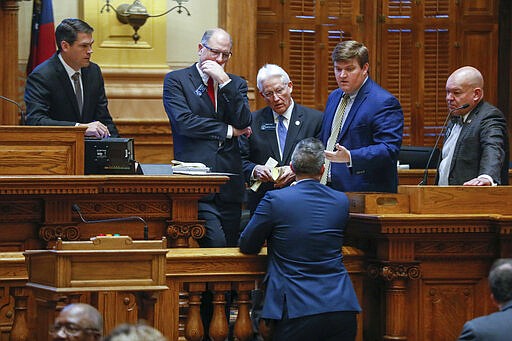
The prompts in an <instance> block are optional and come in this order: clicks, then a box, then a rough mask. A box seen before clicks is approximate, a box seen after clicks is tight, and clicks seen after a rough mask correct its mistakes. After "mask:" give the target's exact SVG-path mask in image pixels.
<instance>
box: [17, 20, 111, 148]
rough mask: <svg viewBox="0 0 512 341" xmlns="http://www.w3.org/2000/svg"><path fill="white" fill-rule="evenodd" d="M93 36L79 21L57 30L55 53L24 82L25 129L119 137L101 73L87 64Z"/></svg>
mask: <svg viewBox="0 0 512 341" xmlns="http://www.w3.org/2000/svg"><path fill="white" fill-rule="evenodd" d="M92 32H93V28H92V27H91V26H89V25H88V24H87V23H86V22H84V21H82V20H80V19H64V20H63V21H62V22H61V23H60V24H59V25H58V26H57V29H56V30H55V39H56V41H57V52H56V53H55V54H54V55H53V56H52V57H50V58H49V59H47V60H46V61H45V62H43V63H42V64H40V65H38V66H37V67H36V68H35V69H34V70H33V71H32V72H31V73H30V75H29V76H28V78H27V84H26V87H25V104H26V105H27V119H26V124H27V125H39V126H86V127H87V129H86V131H85V135H86V136H93V137H99V138H100V137H101V138H103V137H109V136H112V137H117V136H119V134H118V131H117V128H116V126H115V124H114V122H113V120H112V117H111V116H110V113H109V111H108V107H107V106H108V102H107V96H106V95H105V87H104V84H103V76H102V75H101V70H100V68H99V66H98V65H97V64H94V63H92V62H91V61H90V58H91V54H92V44H93V43H94V39H93V38H92Z"/></svg>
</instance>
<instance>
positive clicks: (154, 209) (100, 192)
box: [0, 175, 228, 252]
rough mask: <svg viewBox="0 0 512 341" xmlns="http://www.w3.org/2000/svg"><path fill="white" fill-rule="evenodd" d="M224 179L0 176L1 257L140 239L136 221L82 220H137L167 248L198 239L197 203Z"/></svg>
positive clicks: (216, 177) (199, 222)
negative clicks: (69, 244) (55, 246)
mask: <svg viewBox="0 0 512 341" xmlns="http://www.w3.org/2000/svg"><path fill="white" fill-rule="evenodd" d="M227 180H228V177H226V176H186V175H171V176H145V175H115V176H106V175H105V176H99V175H88V176H83V175H82V176H51V175H45V176H0V212H1V214H0V252H5V251H24V250H27V249H44V248H45V247H46V246H47V244H48V243H53V242H55V241H56V239H57V238H59V237H60V238H62V239H63V240H88V239H89V238H90V237H94V236H96V235H99V234H100V233H112V234H114V233H120V234H122V235H129V236H131V237H132V238H133V239H143V226H142V224H141V223H140V222H138V221H127V222H111V223H103V224H84V223H83V222H81V220H80V217H79V216H78V215H77V214H76V213H74V212H73V211H72V208H71V207H72V205H73V204H75V203H76V204H78V205H79V206H80V208H81V211H82V214H83V215H84V217H85V218H86V219H87V220H97V219H108V218H122V217H128V216H140V217H142V218H143V219H145V220H146V221H147V223H148V227H149V238H150V239H160V238H162V236H165V237H167V239H168V242H169V247H188V240H189V238H190V237H191V236H192V237H193V238H196V239H198V238H201V237H202V235H203V234H204V226H203V225H202V222H201V221H199V220H198V219H197V201H198V200H199V199H200V198H201V197H202V196H204V195H207V194H209V193H212V192H217V191H218V190H219V187H220V186H221V185H222V184H223V183H225V182H226V181H227Z"/></svg>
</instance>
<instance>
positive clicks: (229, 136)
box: [226, 124, 233, 139]
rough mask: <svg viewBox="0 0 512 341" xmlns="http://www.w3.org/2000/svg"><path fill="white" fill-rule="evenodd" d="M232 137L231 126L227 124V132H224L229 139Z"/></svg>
mask: <svg viewBox="0 0 512 341" xmlns="http://www.w3.org/2000/svg"><path fill="white" fill-rule="evenodd" d="M232 137H233V126H232V125H231V124H228V132H227V134H226V138H228V139H230V138H232Z"/></svg>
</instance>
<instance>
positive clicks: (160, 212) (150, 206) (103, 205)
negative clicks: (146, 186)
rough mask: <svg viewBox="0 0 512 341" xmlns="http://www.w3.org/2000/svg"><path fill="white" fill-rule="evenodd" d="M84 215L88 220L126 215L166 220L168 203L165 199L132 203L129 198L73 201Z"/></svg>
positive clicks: (168, 209) (168, 210) (168, 208)
mask: <svg viewBox="0 0 512 341" xmlns="http://www.w3.org/2000/svg"><path fill="white" fill-rule="evenodd" d="M75 202H76V203H77V204H78V205H79V206H80V208H81V211H82V213H83V214H84V215H86V216H87V217H89V218H93V219H98V218H107V217H108V218H117V217H126V216H127V215H140V216H143V217H144V218H149V217H151V218H162V217H163V218H168V217H169V212H170V202H169V200H168V199H167V198H163V199H162V200H156V199H152V200H151V199H149V198H148V200H141V201H133V200H130V199H129V198H127V199H123V198H115V199H114V198H108V197H107V198H102V197H100V198H96V199H94V200H78V201H75Z"/></svg>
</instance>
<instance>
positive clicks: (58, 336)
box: [50, 303, 103, 341]
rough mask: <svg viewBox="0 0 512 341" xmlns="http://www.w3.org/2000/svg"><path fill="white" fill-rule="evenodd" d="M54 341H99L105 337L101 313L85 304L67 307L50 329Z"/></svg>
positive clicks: (74, 304)
mask: <svg viewBox="0 0 512 341" xmlns="http://www.w3.org/2000/svg"><path fill="white" fill-rule="evenodd" d="M50 335H51V337H52V340H53V341H72V340H74V341H99V340H101V338H102V335H103V318H102V317H101V314H100V312H99V311H98V310H97V309H96V308H94V307H93V306H91V305H88V304H85V303H73V304H69V305H67V306H65V307H64V308H63V309H62V311H61V312H60V314H59V316H57V318H56V319H55V324H54V325H53V326H51V327H50Z"/></svg>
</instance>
